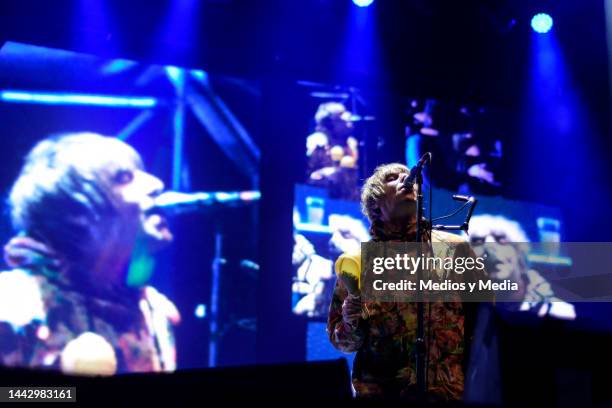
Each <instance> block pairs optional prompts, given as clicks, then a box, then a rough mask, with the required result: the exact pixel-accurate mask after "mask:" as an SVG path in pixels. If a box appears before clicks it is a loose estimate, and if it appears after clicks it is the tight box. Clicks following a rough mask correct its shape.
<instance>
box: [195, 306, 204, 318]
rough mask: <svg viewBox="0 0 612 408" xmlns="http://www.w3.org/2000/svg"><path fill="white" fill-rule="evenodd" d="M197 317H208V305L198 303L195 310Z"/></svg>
mask: <svg viewBox="0 0 612 408" xmlns="http://www.w3.org/2000/svg"><path fill="white" fill-rule="evenodd" d="M194 314H195V317H197V318H198V319H203V318H205V317H206V305H203V304H201V303H200V304H198V305H197V306H196V308H195V311H194Z"/></svg>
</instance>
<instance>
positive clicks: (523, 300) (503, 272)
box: [469, 214, 576, 319]
mask: <svg viewBox="0 0 612 408" xmlns="http://www.w3.org/2000/svg"><path fill="white" fill-rule="evenodd" d="M469 239H470V242H471V243H472V247H473V248H474V251H475V252H476V254H477V255H478V256H484V257H485V259H486V260H485V263H486V267H487V271H488V273H489V276H490V277H491V279H492V280H495V281H498V282H502V281H504V280H507V279H509V280H511V281H512V282H517V283H518V287H519V290H518V291H516V292H506V293H505V294H503V293H501V292H500V293H499V294H498V296H497V298H496V300H497V301H498V302H497V307H501V308H506V309H517V310H522V311H533V312H537V313H538V314H539V315H540V316H544V315H548V316H553V317H557V318H561V319H574V318H576V313H575V309H574V306H573V305H572V304H570V303H567V302H565V301H563V300H562V299H560V298H558V297H557V296H555V293H554V291H553V290H552V288H551V286H550V283H549V282H548V281H547V280H546V279H545V278H544V277H543V276H542V275H540V274H539V273H538V271H536V270H534V269H532V268H530V266H529V261H528V259H527V254H528V253H529V249H530V247H529V239H528V238H527V234H525V231H523V228H522V227H521V225H520V224H519V223H518V222H516V221H512V220H509V219H508V218H506V217H503V216H501V215H490V214H482V215H478V216H474V217H472V219H471V221H470V228H469Z"/></svg>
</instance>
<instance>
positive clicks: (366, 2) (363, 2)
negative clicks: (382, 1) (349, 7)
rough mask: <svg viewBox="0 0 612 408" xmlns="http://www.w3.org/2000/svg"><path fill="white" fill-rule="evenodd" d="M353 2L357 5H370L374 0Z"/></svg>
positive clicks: (354, 0) (355, 0) (356, 0)
mask: <svg viewBox="0 0 612 408" xmlns="http://www.w3.org/2000/svg"><path fill="white" fill-rule="evenodd" d="M353 3H355V5H356V6H357V7H368V6H369V5H370V4H372V3H374V0H353Z"/></svg>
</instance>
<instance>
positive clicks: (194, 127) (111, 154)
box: [0, 42, 260, 374]
mask: <svg viewBox="0 0 612 408" xmlns="http://www.w3.org/2000/svg"><path fill="white" fill-rule="evenodd" d="M0 84H1V85H0V88H1V90H0V99H1V105H0V116H1V117H2V119H1V120H0V122H1V123H2V125H1V128H2V133H3V135H5V136H4V137H3V138H2V146H3V147H2V153H1V154H2V158H3V163H4V167H3V169H4V170H3V172H2V181H1V182H2V191H3V197H4V198H5V203H6V208H5V211H3V214H4V217H3V219H2V226H3V228H2V230H1V234H2V241H3V242H4V243H5V244H6V246H5V247H4V249H5V252H4V259H5V260H6V262H7V264H8V266H6V267H5V269H6V273H2V275H0V280H1V281H2V282H3V285H2V290H1V292H2V296H0V297H1V298H2V299H1V300H0V305H1V306H0V315H1V316H2V319H1V320H2V322H1V323H0V325H1V326H2V337H3V339H5V340H6V341H3V343H2V344H3V345H6V346H4V347H3V348H2V351H1V354H2V356H3V359H6V360H3V361H13V362H15V363H16V365H21V366H24V367H45V368H49V369H61V370H62V371H64V372H68V373H75V374H81V373H94V374H95V373H98V371H100V372H101V373H104V374H114V373H126V372H133V371H173V370H175V369H181V368H197V367H207V366H209V365H213V366H214V365H226V364H232V363H236V362H237V361H238V362H247V361H253V360H254V352H255V349H254V347H255V345H254V342H255V335H254V324H255V323H254V321H255V317H256V307H255V302H254V299H255V293H254V291H255V288H256V282H257V271H258V268H259V266H258V252H257V240H256V235H255V234H256V228H257V217H256V216H255V213H256V211H257V206H258V202H259V198H260V192H259V184H258V169H259V160H260V152H259V148H258V144H257V118H256V116H255V114H254V111H253V106H255V107H256V106H257V104H258V101H259V97H260V93H259V88H258V85H257V83H256V82H253V81H246V80H242V79H239V78H234V77H229V76H223V75H209V74H208V73H207V72H205V71H203V70H200V69H187V68H180V67H176V66H170V65H167V66H162V65H148V64H144V63H139V62H136V61H130V60H123V59H115V60H110V59H103V58H99V57H97V56H94V55H88V54H82V53H76V52H70V51H66V50H60V49H54V48H46V47H39V46H33V45H28V44H22V43H13V42H8V43H5V44H4V46H3V47H2V48H1V49H0ZM11 135H13V136H11ZM235 235H239V236H240V242H239V243H237V242H236V240H235V239H233V237H234V236H235ZM235 281H238V282H242V284H241V285H229V284H228V283H229V282H235ZM232 286H233V287H234V289H230V288H231V287H232ZM233 291H240V295H239V296H233V295H231V292H233ZM140 311H142V313H144V316H145V318H144V319H140V317H141V316H140V315H139V312H140ZM23 330H25V331H32V332H33V333H35V334H36V336H38V337H37V340H36V342H40V345H36V344H35V342H34V340H29V339H27V338H26V339H23V338H19V336H15V337H14V338H13V337H10V336H11V334H10V333H12V332H14V333H18V332H19V331H23ZM103 333H104V334H103ZM135 333H147V334H146V336H142V337H140V334H139V335H138V336H137V337H134V334H135ZM236 343H239V344H240V346H241V349H242V350H243V351H242V355H241V356H239V357H237V356H235V354H234V353H233V352H232V348H233V347H235V344H236ZM35 346H36V347H35ZM33 347H34V349H32V348H33ZM178 350H180V352H179V351H178ZM26 351H27V352H26ZM90 353H94V354H95V353H101V354H100V355H99V358H98V357H96V358H94V361H88V356H89V355H90Z"/></svg>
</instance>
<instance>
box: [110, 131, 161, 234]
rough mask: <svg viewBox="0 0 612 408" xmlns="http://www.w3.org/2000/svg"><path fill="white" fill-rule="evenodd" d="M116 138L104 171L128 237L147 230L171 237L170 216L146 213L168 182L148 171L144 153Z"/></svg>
mask: <svg viewBox="0 0 612 408" xmlns="http://www.w3.org/2000/svg"><path fill="white" fill-rule="evenodd" d="M113 142H115V141H113ZM116 142H117V143H114V144H115V146H109V147H110V148H109V152H107V154H108V159H107V160H106V163H105V164H104V166H103V167H102V168H101V169H100V173H101V175H102V180H103V182H104V184H105V185H106V187H107V188H108V189H109V190H110V192H111V194H110V196H111V199H112V200H113V203H114V206H115V208H117V210H118V212H119V215H120V217H121V222H122V223H124V225H125V230H126V231H125V232H126V237H130V238H131V237H132V236H134V235H135V234H137V233H138V232H144V234H145V235H146V236H148V237H150V238H153V239H154V240H155V241H171V240H172V234H171V233H170V230H169V229H168V225H167V222H166V220H165V219H164V218H163V217H161V216H160V215H157V214H152V215H146V214H145V211H146V210H147V209H149V208H150V207H152V206H153V204H154V196H155V195H156V194H158V193H160V192H161V191H162V190H163V189H164V183H163V182H162V181H161V180H159V179H158V178H157V177H155V176H153V175H152V174H150V173H147V172H146V171H144V169H143V167H142V163H141V160H140V157H139V156H138V154H137V153H136V152H135V151H134V150H133V149H132V148H131V147H130V146H128V145H127V144H125V143H123V142H119V141H116Z"/></svg>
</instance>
